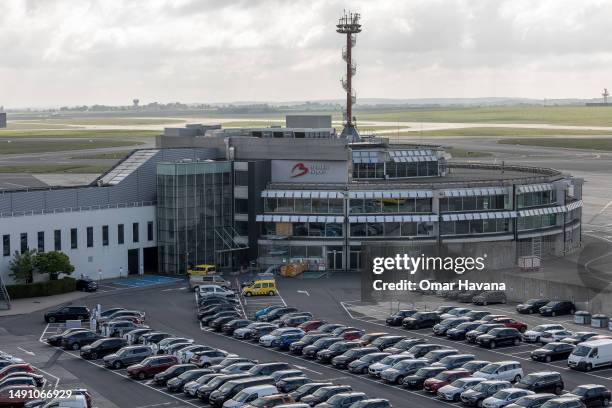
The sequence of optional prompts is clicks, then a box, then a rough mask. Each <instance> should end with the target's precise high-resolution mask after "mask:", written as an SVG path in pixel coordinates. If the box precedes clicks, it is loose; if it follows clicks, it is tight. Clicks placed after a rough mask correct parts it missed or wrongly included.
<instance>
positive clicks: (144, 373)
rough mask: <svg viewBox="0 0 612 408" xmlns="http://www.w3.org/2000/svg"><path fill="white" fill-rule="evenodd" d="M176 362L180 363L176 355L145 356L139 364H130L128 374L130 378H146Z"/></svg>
mask: <svg viewBox="0 0 612 408" xmlns="http://www.w3.org/2000/svg"><path fill="white" fill-rule="evenodd" d="M176 364H178V359H177V358H176V357H174V356H151V357H147V358H145V359H144V360H142V361H141V362H140V363H138V364H134V365H131V366H129V367H128V368H127V375H128V376H129V377H130V378H137V379H139V380H144V379H145V378H150V377H153V376H154V375H155V374H157V373H161V372H162V371H165V370H167V369H168V368H170V367H172V366H173V365H176Z"/></svg>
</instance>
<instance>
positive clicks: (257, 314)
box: [255, 305, 283, 319]
mask: <svg viewBox="0 0 612 408" xmlns="http://www.w3.org/2000/svg"><path fill="white" fill-rule="evenodd" d="M282 307H283V306H281V305H270V306H266V307H264V308H263V309H259V310H258V311H256V312H255V319H259V318H260V317H261V316H265V315H267V314H268V313H269V312H271V311H272V310H274V309H280V308H282Z"/></svg>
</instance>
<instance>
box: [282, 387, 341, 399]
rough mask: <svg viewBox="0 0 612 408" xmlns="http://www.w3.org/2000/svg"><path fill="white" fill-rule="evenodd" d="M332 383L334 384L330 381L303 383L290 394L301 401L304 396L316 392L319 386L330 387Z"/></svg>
mask: <svg viewBox="0 0 612 408" xmlns="http://www.w3.org/2000/svg"><path fill="white" fill-rule="evenodd" d="M332 385H334V384H332V383H330V382H311V383H308V384H304V385H302V386H301V387H299V388H298V389H297V390H295V391H293V392H291V393H289V395H290V396H291V398H293V399H294V400H296V401H299V400H300V399H301V398H302V397H305V396H306V395H310V394H312V393H313V392H315V391H316V390H318V389H319V388H323V387H330V386H332Z"/></svg>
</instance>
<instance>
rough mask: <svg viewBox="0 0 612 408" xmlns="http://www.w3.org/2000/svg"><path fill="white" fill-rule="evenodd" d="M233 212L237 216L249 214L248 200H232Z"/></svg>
mask: <svg viewBox="0 0 612 408" xmlns="http://www.w3.org/2000/svg"><path fill="white" fill-rule="evenodd" d="M234 211H235V212H236V213H237V214H248V212H249V200H247V199H245V198H236V199H235V200H234Z"/></svg>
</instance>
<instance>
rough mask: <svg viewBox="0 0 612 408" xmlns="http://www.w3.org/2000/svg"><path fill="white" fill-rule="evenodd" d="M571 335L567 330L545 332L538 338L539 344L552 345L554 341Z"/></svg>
mask: <svg viewBox="0 0 612 408" xmlns="http://www.w3.org/2000/svg"><path fill="white" fill-rule="evenodd" d="M572 334H574V333H572V332H571V331H569V330H565V329H561V330H559V329H557V330H546V331H545V332H543V333H542V335H541V336H540V343H542V344H547V343H553V342H556V341H561V340H563V339H565V338H567V337H571V336H572Z"/></svg>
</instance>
